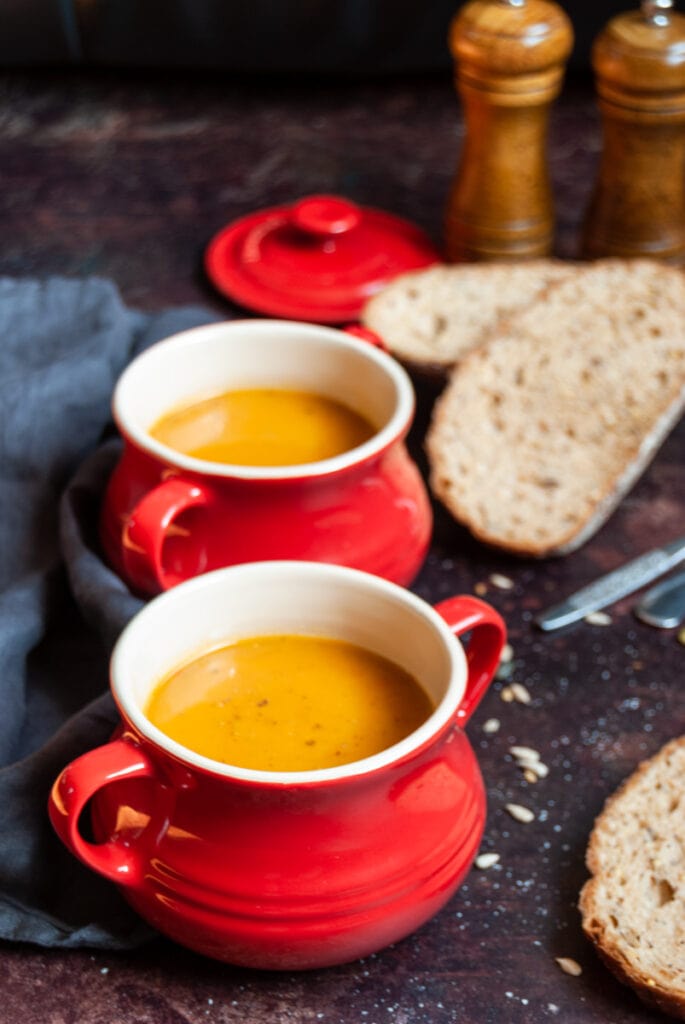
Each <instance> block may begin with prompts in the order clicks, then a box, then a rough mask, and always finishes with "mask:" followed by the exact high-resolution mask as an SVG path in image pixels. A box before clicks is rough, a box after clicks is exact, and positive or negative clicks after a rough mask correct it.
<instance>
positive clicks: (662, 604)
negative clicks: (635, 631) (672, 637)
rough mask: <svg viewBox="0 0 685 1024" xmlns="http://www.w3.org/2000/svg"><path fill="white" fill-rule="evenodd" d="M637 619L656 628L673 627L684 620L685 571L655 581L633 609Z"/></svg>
mask: <svg viewBox="0 0 685 1024" xmlns="http://www.w3.org/2000/svg"><path fill="white" fill-rule="evenodd" d="M633 611H634V612H635V614H636V615H637V617H638V619H641V620H642V621H643V622H646V623H647V624H648V625H649V626H656V627H657V628H658V629H673V628H674V627H675V626H679V625H680V623H681V622H683V621H685V572H678V573H676V574H675V576H670V577H669V579H667V580H664V581H663V583H657V585H656V586H655V587H652V588H651V590H648V591H647V593H646V594H645V596H644V597H643V598H642V600H641V601H639V602H638V603H637V604H636V605H635V608H634V609H633Z"/></svg>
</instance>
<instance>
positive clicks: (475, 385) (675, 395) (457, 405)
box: [426, 260, 685, 558]
mask: <svg viewBox="0 0 685 1024" xmlns="http://www.w3.org/2000/svg"><path fill="white" fill-rule="evenodd" d="M619 284H620V285H622V286H623V288H624V294H623V295H621V296H620V298H621V301H622V305H619V306H618V307H617V309H613V308H611V307H609V308H608V309H607V310H602V309H601V308H600V307H601V296H602V294H603V292H604V291H606V292H607V302H609V299H610V297H611V290H612V289H613V288H616V287H617V286H618V285H619ZM657 287H660V288H661V289H662V293H663V299H662V300H661V301H662V302H663V306H659V307H658V308H657V306H656V303H657V299H658V295H657ZM583 291H586V292H588V293H590V298H591V300H592V301H591V303H590V304H589V308H590V309H591V311H592V316H589V314H588V313H587V311H586V312H585V313H583V311H582V310H581V309H580V307H579V306H578V315H579V318H580V319H582V317H583V316H584V317H585V319H586V320H588V319H590V320H591V321H592V323H593V324H594V323H596V324H597V333H598V335H600V334H601V331H604V335H605V337H604V339H602V338H601V337H598V338H597V339H595V338H594V337H589V338H588V337H587V334H589V329H588V330H586V331H585V334H581V336H580V337H578V338H576V337H575V336H574V334H573V331H574V329H576V327H577V324H576V322H575V312H576V311H575V309H574V307H573V305H571V303H572V301H573V300H574V299H575V300H576V301H577V298H578V296H579V295H580V296H582V294H583ZM648 300H649V301H648ZM631 302H632V303H633V304H634V305H635V307H636V309H637V311H638V312H640V313H642V315H643V318H644V317H648V318H651V322H649V323H647V321H646V320H645V323H642V324H640V323H637V324H635V325H634V324H633V323H632V322H631V320H630V315H632V313H633V312H635V310H633V309H631V306H630V304H631ZM564 303H565V304H566V306H565V307H564ZM650 303H651V306H650ZM645 309H647V313H645ZM536 318H547V321H549V322H550V327H549V330H550V335H549V337H547V336H546V335H545V331H543V330H542V329H541V328H540V327H539V326H538V324H537V319H536ZM555 325H556V326H557V335H556V336H553V335H552V331H553V329H554V327H555ZM662 327H663V331H662V336H660V337H656V336H655V340H654V342H653V344H652V341H651V337H650V335H649V331H661V328H662ZM640 330H641V331H642V335H640V336H639V337H637V332H638V331H640ZM636 337H637V340H636ZM623 342H625V343H623ZM560 350H561V355H560V354H559V352H560ZM625 351H628V352H629V357H628V362H626V359H625V358H624V354H625ZM569 352H570V353H571V355H570V356H569V357H568V360H567V362H568V366H571V367H572V369H571V370H569V371H568V373H569V379H568V381H567V380H566V379H565V378H564V373H566V367H565V366H564V365H563V361H564V359H565V358H567V354H568V353H569ZM574 356H577V362H578V365H576V366H575V367H573V366H572V363H573V358H574ZM526 357H529V358H530V359H531V362H530V363H529V364H525V365H524V364H523V360H524V359H525V358H526ZM519 359H520V365H519V364H517V360H519ZM545 360H546V361H547V363H549V364H550V366H551V367H555V366H556V370H555V372H554V373H552V372H551V371H550V378H549V382H548V381H547V380H546V379H545V377H544V372H543V370H542V369H541V367H542V366H543V365H544V362H545ZM582 360H585V361H586V363H587V364H588V366H589V365H590V364H591V363H592V362H593V361H597V362H598V363H604V364H606V365H605V367H604V370H603V371H602V372H603V373H604V374H605V377H606V378H607V380H609V381H611V382H612V383H615V384H616V396H618V397H615V395H614V392H612V391H610V390H608V389H607V393H606V394H605V393H604V391H601V390H599V391H598V388H597V387H594V388H593V386H592V385H591V383H590V377H589V376H588V378H587V380H588V384H587V385H585V386H583V384H582V379H583V377H582V374H585V373H586V372H587V373H588V374H589V372H590V371H589V370H587V368H586V367H585V366H584V365H583V363H582ZM613 364H615V366H614V365H613ZM508 366H510V367H513V369H512V371H511V379H507V376H506V374H507V367H508ZM627 368H628V369H627ZM647 371H649V373H650V374H651V375H652V376H654V375H657V376H658V375H661V374H663V379H664V384H663V387H661V386H659V385H656V386H655V384H654V381H653V380H651V378H648V376H647ZM514 373H516V374H518V375H519V376H521V377H522V378H523V377H524V376H525V377H527V379H526V381H525V382H524V383H523V384H521V385H520V386H519V385H518V384H517V383H516V382H515V380H514V379H513V377H514ZM627 373H630V374H631V377H632V379H634V385H633V384H632V383H631V385H630V388H632V390H633V391H634V393H635V394H636V395H637V396H638V397H637V400H636V401H635V402H634V408H635V414H634V416H632V418H631V415H632V409H626V408H625V406H624V398H625V395H623V396H621V389H623V390H624V391H629V390H630V388H627V387H626V381H625V377H626V374H627ZM612 375H613V376H612ZM545 384H548V386H549V392H548V393H545V391H544V385H545ZM650 388H651V390H648V389H650ZM536 389H537V390H536ZM569 389H571V391H572V393H571V394H570V395H569V394H568V393H564V392H569ZM573 389H575V390H573ZM498 391H499V392H500V394H499V395H497V394H496V392H498ZM642 393H644V394H645V395H646V394H648V396H649V397H648V399H647V398H645V399H644V400H642V397H641V394H642ZM474 396H480V398H481V399H482V400H481V401H480V404H479V402H478V401H477V399H476V398H474ZM534 396H536V397H535V400H536V401H538V402H539V403H540V404H541V405H543V404H544V405H548V406H549V408H548V409H543V410H541V413H540V417H539V418H540V420H541V421H545V420H546V421H548V422H547V423H546V424H545V423H544V422H543V423H542V427H544V430H545V431H547V436H546V437H545V436H531V437H529V436H528V435H526V436H524V437H523V440H520V437H521V436H523V435H524V433H525V429H524V428H526V427H527V424H522V423H521V421H522V420H523V418H524V415H527V414H528V413H530V412H531V409H530V406H531V404H532V402H533V397H534ZM495 398H499V400H500V401H501V409H499V410H498V409H496V408H495V407H494V405H493V404H492V401H493V400H494V399H495ZM488 401H490V402H491V404H490V405H488ZM574 402H577V405H578V410H579V411H578V413H577V415H576V414H575V409H574V408H573V409H572V407H573V404H574ZM583 402H587V403H590V404H589V405H588V407H587V408H585V407H584V406H583ZM526 403H528V405H527V404H526ZM683 409H685V275H683V273H682V272H681V271H678V270H675V269H674V268H669V267H663V266H661V265H659V264H656V263H654V262H652V261H648V260H639V261H619V260H603V261H598V262H597V263H595V264H591V265H588V266H587V267H586V268H585V269H584V270H577V271H576V273H575V275H574V276H573V277H572V278H567V279H562V280H559V281H556V282H554V283H552V284H550V285H548V287H547V288H546V289H545V290H544V292H542V293H541V295H540V296H539V298H538V299H537V300H536V301H535V303H533V304H532V305H531V306H529V307H527V308H526V309H525V310H523V311H521V312H519V313H518V314H516V315H512V316H510V317H509V318H507V319H506V320H504V321H501V322H500V324H499V325H498V327H497V329H496V331H495V332H493V333H492V334H491V335H490V336H489V338H488V340H487V341H486V342H484V343H483V344H482V345H481V346H480V347H479V348H477V349H474V350H472V351H471V352H469V353H468V354H467V355H466V356H465V357H464V358H463V360H462V361H461V362H460V364H459V365H458V366H457V367H456V368H455V369H454V371H453V372H452V374H451V375H450V379H449V383H448V385H447V387H446V388H445V390H444V392H443V393H442V395H441V396H440V397H439V399H438V401H437V402H436V404H435V406H434V409H433V415H432V420H431V425H430V428H429V431H428V435H427V438H426V452H427V455H428V461H429V465H430V483H431V488H432V490H433V492H434V493H435V495H436V496H437V497H438V498H439V499H440V500H441V501H442V502H443V504H444V505H445V506H446V508H447V509H448V510H449V511H450V513H451V514H452V515H453V517H454V518H455V519H456V520H457V521H458V522H459V523H461V524H462V525H464V526H466V527H467V528H468V529H469V530H470V531H471V533H472V534H473V535H474V536H475V537H476V538H477V539H478V540H480V541H482V542H483V543H486V544H488V545H490V546H492V547H496V548H500V549H503V550H506V551H508V552H509V553H512V554H515V555H519V556H522V557H528V558H546V557H550V556H558V555H565V554H568V553H569V552H571V551H574V550H576V549H577V548H578V547H580V546H581V545H582V544H583V543H585V541H586V540H587V539H588V538H589V537H591V536H592V535H593V534H594V533H595V532H596V531H597V530H598V529H599V528H600V526H601V525H602V524H603V523H604V522H605V521H606V520H607V518H608V517H609V516H610V515H611V513H612V512H613V510H614V509H615V508H616V506H617V505H618V503H619V502H620V501H621V499H622V498H623V497H624V495H625V494H626V493H627V492H628V491H629V490H630V488H631V487H632V486H633V484H634V483H635V482H636V480H637V479H638V478H639V476H640V475H641V474H642V473H643V472H644V470H645V468H646V467H647V465H648V464H649V463H650V462H651V460H652V458H653V457H654V455H655V453H656V451H657V450H658V448H659V447H660V445H661V444H662V443H663V441H664V440H665V438H666V437H667V435H668V434H669V432H670V431H671V429H672V428H673V427H674V426H675V424H676V423H677V421H678V420H679V418H680V416H681V415H682V413H683ZM536 416H537V411H536V410H535V409H533V410H532V415H531V419H535V417H536ZM498 417H499V419H500V420H505V423H504V426H503V428H501V433H500V434H499V435H497V434H496V433H495V431H494V429H493V425H496V424H497V419H498ZM507 417H508V419H507ZM564 417H565V419H564ZM603 417H604V418H607V419H608V420H609V421H610V419H611V417H613V418H614V420H615V421H616V424H617V431H618V433H617V432H616V430H614V431H612V428H611V427H610V426H608V427H607V429H606V438H607V441H606V443H605V442H602V443H600V442H598V441H597V440H596V439H595V440H593V441H592V443H591V444H588V443H587V442H583V440H582V437H583V433H585V434H587V433H588V430H587V424H588V422H591V421H592V420H593V419H596V420H597V422H601V421H602V418H603ZM513 421H516V422H517V424H518V426H517V430H518V435H519V440H520V443H518V444H517V434H516V432H515V431H514V429H513V428H511V424H512V422H513ZM562 421H563V422H562ZM624 426H625V430H623V427H624ZM510 428H511V429H510ZM622 430H623V433H622V432H621V431H622ZM530 433H531V435H534V431H532V432H530ZM565 435H566V436H565ZM569 437H572V438H576V440H571V441H569V439H568V438H569ZM616 438H617V440H616ZM487 442H489V443H487ZM614 442H615V443H614ZM545 443H546V444H547V448H546V449H544V456H543V455H541V452H542V451H543V447H544V445H545ZM612 445H614V447H613V448H612ZM593 446H594V447H593ZM593 450H594V451H596V452H598V453H600V454H604V455H606V459H607V461H606V464H605V465H604V466H603V468H602V470H601V474H600V472H599V471H598V472H597V473H591V472H588V473H586V477H587V481H586V482H587V488H586V490H585V491H584V492H582V493H580V491H579V490H578V489H576V491H575V492H573V493H572V500H567V502H566V504H563V506H562V499H563V498H564V496H565V495H566V494H567V490H568V489H567V490H565V489H564V487H562V486H559V487H558V490H557V491H556V492H555V494H552V493H550V494H549V495H548V497H546V498H545V497H544V496H543V495H542V491H541V488H542V487H544V486H545V480H544V477H545V475H547V476H549V477H551V478H552V483H553V484H554V486H558V485H559V481H564V477H565V474H566V475H567V476H568V475H569V473H570V472H571V470H569V466H571V467H572V466H573V465H574V462H573V458H575V461H576V462H580V463H582V462H583V460H586V461H588V460H589V457H590V455H591V454H592V452H593ZM557 454H558V457H557ZM610 455H611V458H610ZM571 457H573V458H571ZM612 460H613V461H612ZM476 463H480V464H482V465H481V466H480V467H478V471H476V468H475V464H476ZM531 465H539V466H544V467H545V469H546V470H550V469H551V472H548V473H547V474H545V473H541V474H540V475H541V477H542V478H543V481H542V484H541V487H540V488H538V490H537V491H536V489H535V487H534V486H532V485H531V484H530V481H527V482H526V480H527V478H526V474H527V473H529V471H530V466H531ZM483 467H484V469H486V470H488V472H487V473H486V472H484V471H482V472H481V470H482V469H483ZM586 468H587V467H586ZM517 494H518V497H516V495H517ZM512 495H514V496H512ZM521 495H523V497H521ZM557 495H558V496H559V500H558V502H557V504H556V505H555V504H554V499H555V497H556V496H557ZM527 501H530V502H532V504H531V505H530V507H527V505H526V502H527ZM507 502H509V503H510V504H511V505H512V506H513V505H515V504H517V503H518V510H519V511H521V510H523V517H524V518H525V522H524V521H522V522H521V526H520V528H517V529H513V528H510V525H511V524H510V523H505V521H504V518H503V514H498V515H495V514H494V510H495V509H497V510H498V512H499V511H500V510H501V509H502V508H504V506H505V505H506V503H507ZM543 527H544V528H543Z"/></svg>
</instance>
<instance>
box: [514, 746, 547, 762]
mask: <svg viewBox="0 0 685 1024" xmlns="http://www.w3.org/2000/svg"><path fill="white" fill-rule="evenodd" d="M509 753H510V754H511V756H512V757H515V758H516V760H517V761H521V760H524V761H539V760H540V755H539V753H538V752H537V750H533V748H532V747H509Z"/></svg>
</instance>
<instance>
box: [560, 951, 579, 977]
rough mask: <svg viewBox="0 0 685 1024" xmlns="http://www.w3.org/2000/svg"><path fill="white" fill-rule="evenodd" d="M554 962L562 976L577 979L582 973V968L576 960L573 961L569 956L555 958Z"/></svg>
mask: <svg viewBox="0 0 685 1024" xmlns="http://www.w3.org/2000/svg"><path fill="white" fill-rule="evenodd" d="M555 960H556V962H557V963H558V964H559V966H560V967H561V969H562V971H563V972H564V974H570V975H571V976H572V977H574V978H577V977H578V976H579V975H580V974H582V973H583V968H582V967H581V966H580V964H579V963H578V961H577V960H573V959H572V958H571V957H570V956H557V957H555Z"/></svg>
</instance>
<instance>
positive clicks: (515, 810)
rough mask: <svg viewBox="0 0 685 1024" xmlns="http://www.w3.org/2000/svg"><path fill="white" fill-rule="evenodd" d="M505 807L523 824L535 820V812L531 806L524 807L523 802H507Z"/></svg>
mask: <svg viewBox="0 0 685 1024" xmlns="http://www.w3.org/2000/svg"><path fill="white" fill-rule="evenodd" d="M504 809H505V810H506V811H507V812H508V813H509V814H510V815H511V816H512V818H514V819H515V820H516V821H520V822H521V824H522V825H529V824H530V822H531V821H535V813H534V812H533V811H531V809H530V808H529V807H523V806H522V805H521V804H505V806H504Z"/></svg>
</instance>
